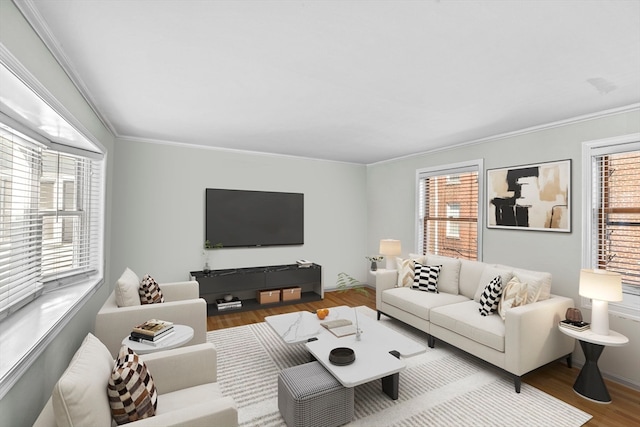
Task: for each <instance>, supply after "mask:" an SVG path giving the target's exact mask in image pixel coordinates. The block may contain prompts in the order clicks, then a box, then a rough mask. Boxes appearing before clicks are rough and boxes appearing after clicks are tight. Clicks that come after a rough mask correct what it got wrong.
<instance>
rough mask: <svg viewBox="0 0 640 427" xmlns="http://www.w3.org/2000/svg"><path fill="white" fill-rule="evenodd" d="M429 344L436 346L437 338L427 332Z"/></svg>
mask: <svg viewBox="0 0 640 427" xmlns="http://www.w3.org/2000/svg"><path fill="white" fill-rule="evenodd" d="M427 345H428V346H429V348H434V347H435V346H436V339H435V338H434V337H433V336H431V335H429V334H427Z"/></svg>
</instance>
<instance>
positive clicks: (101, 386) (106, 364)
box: [51, 334, 113, 427]
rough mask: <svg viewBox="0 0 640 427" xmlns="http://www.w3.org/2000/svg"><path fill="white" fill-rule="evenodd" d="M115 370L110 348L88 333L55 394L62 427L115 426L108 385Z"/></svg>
mask: <svg viewBox="0 0 640 427" xmlns="http://www.w3.org/2000/svg"><path fill="white" fill-rule="evenodd" d="M112 368H113V359H112V358H111V353H110V352H109V350H107V347H105V345H104V344H102V342H100V340H99V339H98V338H96V337H95V336H93V335H92V334H88V335H87V336H86V337H85V339H84V341H83V342H82V344H81V345H80V348H79V349H78V351H76V354H75V355H74V356H73V358H72V359H71V362H69V366H68V367H67V369H66V370H65V371H64V373H63V374H62V376H61V377H60V379H59V380H58V382H57V383H56V385H55V387H54V388H53V392H52V393H51V401H52V404H53V414H54V416H55V419H56V424H57V425H58V426H59V427H71V426H110V425H111V410H110V408H109V399H108V397H107V382H108V381H109V374H110V372H111V369H112Z"/></svg>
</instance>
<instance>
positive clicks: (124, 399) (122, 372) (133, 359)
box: [107, 345, 158, 425]
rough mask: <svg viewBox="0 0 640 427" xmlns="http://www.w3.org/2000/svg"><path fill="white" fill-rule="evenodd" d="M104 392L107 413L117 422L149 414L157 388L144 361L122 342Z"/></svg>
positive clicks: (129, 420) (152, 410)
mask: <svg viewBox="0 0 640 427" xmlns="http://www.w3.org/2000/svg"><path fill="white" fill-rule="evenodd" d="M107 395H108V396H109V406H110V407H111V416H112V417H113V419H114V421H115V422H116V424H118V425H122V424H126V423H129V422H131V421H137V420H141V419H143V418H148V417H152V416H154V415H155V414H156V408H157V406H158V391H157V390H156V386H155V384H154V383H153V378H152V377H151V374H150V373H149V370H148V369H147V366H146V365H145V364H144V362H143V361H142V360H141V359H140V358H139V357H138V355H137V354H136V353H135V352H134V351H133V350H131V349H130V348H129V347H127V346H126V345H123V346H122V347H121V348H120V353H119V354H118V358H117V359H116V362H115V364H114V367H113V370H112V371H111V376H110V377H109V382H108V384H107Z"/></svg>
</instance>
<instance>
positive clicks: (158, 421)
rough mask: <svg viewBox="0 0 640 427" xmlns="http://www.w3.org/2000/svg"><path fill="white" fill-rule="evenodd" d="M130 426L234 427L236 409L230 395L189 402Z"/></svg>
mask: <svg viewBox="0 0 640 427" xmlns="http://www.w3.org/2000/svg"><path fill="white" fill-rule="evenodd" d="M130 425H131V426H132V427H152V426H153V427H157V426H167V427H169V426H171V427H200V426H202V427H235V426H237V425H238V410H237V409H236V406H235V402H234V401H233V399H232V398H230V397H221V398H219V399H216V400H213V401H211V400H209V401H206V402H202V403H198V404H191V405H189V406H188V407H185V408H181V409H177V410H173V411H171V412H168V413H164V414H157V415H155V416H153V417H149V418H145V419H143V420H138V421H135V422H133V423H131V424H130Z"/></svg>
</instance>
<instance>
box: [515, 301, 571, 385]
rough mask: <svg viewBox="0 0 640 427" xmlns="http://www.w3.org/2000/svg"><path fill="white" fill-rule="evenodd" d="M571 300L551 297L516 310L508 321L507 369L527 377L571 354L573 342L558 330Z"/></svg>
mask: <svg viewBox="0 0 640 427" xmlns="http://www.w3.org/2000/svg"><path fill="white" fill-rule="evenodd" d="M573 306H574V302H573V300H572V299H571V298H567V297H562V296H557V295H551V297H550V298H549V299H546V300H544V301H538V302H535V303H533V304H527V305H524V306H521V307H516V308H512V309H510V310H507V311H506V318H505V368H506V370H507V371H509V372H511V373H513V374H516V375H524V374H526V373H527V372H529V371H531V370H533V369H536V368H538V367H540V366H542V365H545V364H547V363H549V362H553V361H554V360H557V359H559V358H561V357H563V356H566V355H568V354H570V353H571V352H572V351H573V349H574V345H575V343H574V341H573V339H571V338H569V337H567V336H566V335H564V334H563V333H562V332H560V330H559V329H558V328H559V326H558V322H560V321H561V320H562V319H564V316H565V313H566V312H567V308H570V307H573Z"/></svg>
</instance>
